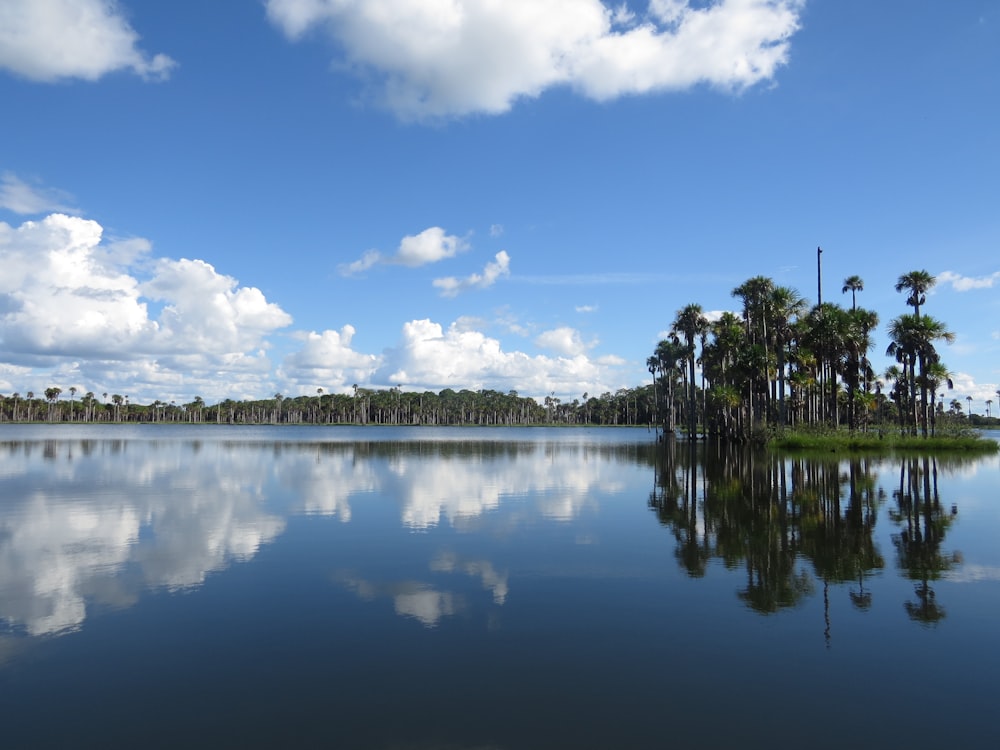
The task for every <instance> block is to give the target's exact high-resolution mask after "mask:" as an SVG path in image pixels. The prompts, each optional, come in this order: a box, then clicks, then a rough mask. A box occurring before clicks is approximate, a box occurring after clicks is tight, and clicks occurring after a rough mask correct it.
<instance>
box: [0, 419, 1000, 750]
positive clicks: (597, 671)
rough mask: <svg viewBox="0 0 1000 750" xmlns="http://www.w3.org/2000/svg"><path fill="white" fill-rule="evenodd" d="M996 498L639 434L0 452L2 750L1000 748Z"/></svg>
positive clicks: (986, 483)
mask: <svg viewBox="0 0 1000 750" xmlns="http://www.w3.org/2000/svg"><path fill="white" fill-rule="evenodd" d="M994 437H1000V436H998V435H997V434H994ZM998 488H1000V459H998V458H997V457H996V456H991V457H988V458H985V459H974V460H968V459H966V460H957V461H956V460H953V459H944V458H940V457H939V458H937V459H934V458H930V457H927V458H923V457H920V458H906V459H899V458H896V459H889V458H885V459H867V460H862V459H855V460H848V459H838V458H837V457H836V456H834V455H831V457H830V459H829V460H806V459H795V460H791V459H789V460H781V461H778V460H775V459H771V458H768V457H767V456H766V455H764V454H759V453H749V452H745V451H731V452H723V451H718V450H713V449H705V448H704V447H703V446H699V447H698V448H697V449H696V450H690V449H689V447H688V446H687V445H686V444H683V443H682V444H680V445H678V446H677V447H676V449H675V450H673V451H669V450H667V449H666V448H662V447H657V446H655V445H654V441H653V437H652V436H651V435H650V434H649V433H648V432H647V431H646V430H644V429H643V430H628V429H621V430H611V429H605V430H585V429H581V430H572V429H566V430H545V429H519V430H503V429H488V430H475V429H447V430H433V429H424V428H420V429H415V430H414V429H410V430H407V429H391V428H386V429H379V428H361V429H351V428H331V429H324V428H305V429H297V428H292V427H282V428H271V429H268V428H255V429H242V428H215V427H201V428H196V429H192V428H186V427H184V428H171V427H161V426H146V427H128V428H126V427H112V428H89V429H86V428H74V427H68V426H57V427H52V428H47V427H45V426H37V427H16V428H15V427H10V426H4V427H2V428H0V746H2V747H4V748H22V747H211V748H218V747H329V748H385V749H386V750H389V749H392V750H400V749H407V750H408V749H411V748H412V749H414V750H416V749H427V750H430V749H431V748H442V749H445V748H446V749H448V750H465V749H472V748H476V749H481V750H485V749H486V748H490V749H500V748H503V749H508V748H509V749H512V750H513V749H516V748H667V747H677V748H685V747H693V746H695V745H697V746H699V747H711V748H715V747H739V748H753V747H769V748H773V747H793V746H801V747H807V748H843V747H855V748H857V747H862V748H867V747H889V746H892V747H906V748H959V747H961V748H978V747H983V748H986V747H988V748H994V747H997V742H998V740H997V730H996V728H995V724H994V722H993V718H994V716H995V713H996V706H997V703H998V700H1000V688H998V684H1000V644H998V643H997V638H998V632H1000V544H998V540H1000V497H998V495H1000V492H998Z"/></svg>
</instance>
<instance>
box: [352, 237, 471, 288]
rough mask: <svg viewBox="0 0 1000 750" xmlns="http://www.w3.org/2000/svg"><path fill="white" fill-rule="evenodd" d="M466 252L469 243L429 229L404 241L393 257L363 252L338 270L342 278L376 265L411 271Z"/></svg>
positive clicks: (367, 251)
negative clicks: (394, 266) (407, 268)
mask: <svg viewBox="0 0 1000 750" xmlns="http://www.w3.org/2000/svg"><path fill="white" fill-rule="evenodd" d="M468 249H469V243H468V241H467V240H466V239H465V238H463V237H457V236H455V235H453V234H447V233H446V232H445V230H444V229H442V228H441V227H428V228H427V229H425V230H424V231H422V232H421V233H420V234H414V235H407V236H405V237H403V239H402V240H401V241H400V243H399V249H398V250H397V251H396V254H395V255H393V256H390V257H385V256H383V255H382V254H381V253H380V252H379V251H378V250H366V251H365V252H364V254H363V255H362V256H361V257H360V258H359V259H358V260H356V261H354V262H353V263H342V264H341V265H340V267H339V270H340V273H341V275H342V276H352V275H354V274H356V273H361V272H362V271H367V270H368V269H369V268H371V267H372V266H374V265H375V264H377V263H385V264H397V265H401V266H409V267H411V268H414V267H416V266H425V265H427V264H428V263H437V262H438V261H442V260H445V259H446V258H453V257H455V256H456V255H457V254H458V253H460V252H464V251H465V250H468Z"/></svg>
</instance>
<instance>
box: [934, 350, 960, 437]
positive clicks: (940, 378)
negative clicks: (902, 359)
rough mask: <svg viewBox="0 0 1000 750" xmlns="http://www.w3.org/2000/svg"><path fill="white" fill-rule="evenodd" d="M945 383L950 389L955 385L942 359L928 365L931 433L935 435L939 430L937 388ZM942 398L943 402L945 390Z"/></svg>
mask: <svg viewBox="0 0 1000 750" xmlns="http://www.w3.org/2000/svg"><path fill="white" fill-rule="evenodd" d="M945 384H947V386H948V389H949V390H950V389H952V388H954V387H955V384H954V383H953V382H952V380H951V373H950V372H949V371H948V368H947V367H945V366H944V365H943V364H942V363H941V362H940V361H934V362H931V363H930V364H929V365H928V366H927V387H928V388H929V389H930V392H931V435H934V434H935V432H936V430H937V390H938V388H940V387H941V386H942V385H945ZM941 400H942V404H943V403H944V392H942V393H941Z"/></svg>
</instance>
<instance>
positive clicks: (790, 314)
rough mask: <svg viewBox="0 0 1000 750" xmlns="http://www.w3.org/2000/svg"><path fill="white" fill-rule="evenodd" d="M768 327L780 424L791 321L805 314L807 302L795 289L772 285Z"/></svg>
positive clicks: (783, 412)
mask: <svg viewBox="0 0 1000 750" xmlns="http://www.w3.org/2000/svg"><path fill="white" fill-rule="evenodd" d="M768 302H769V304H768V311H769V313H770V317H771V321H770V324H771V325H770V329H771V333H772V335H773V337H774V352H775V357H776V360H777V370H778V421H779V424H781V425H782V426H784V425H786V424H787V423H788V411H787V405H786V403H785V360H786V353H787V350H788V346H789V345H790V344H791V339H792V335H793V334H792V330H793V329H792V324H793V322H794V321H795V320H796V319H797V318H799V317H801V316H802V315H804V314H805V312H806V308H807V303H806V301H805V298H804V297H803V296H802V295H801V294H799V293H798V292H797V291H796V290H794V289H792V288H791V287H787V286H778V287H774V288H773V289H772V290H771V295H770V300H768Z"/></svg>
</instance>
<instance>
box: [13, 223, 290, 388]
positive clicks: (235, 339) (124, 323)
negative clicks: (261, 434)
mask: <svg viewBox="0 0 1000 750" xmlns="http://www.w3.org/2000/svg"><path fill="white" fill-rule="evenodd" d="M102 235H103V228H102V227H101V226H100V224H98V223H97V222H95V221H90V220H86V219H81V218H77V217H72V216H67V215H65V214H51V215H49V216H47V217H46V218H44V219H42V220H41V221H27V222H25V223H23V224H22V225H21V226H20V227H17V228H14V227H11V226H9V225H8V224H5V223H2V222H0V267H3V268H4V273H3V274H2V275H0V357H2V358H3V359H4V360H6V361H7V362H9V363H11V364H15V365H24V366H45V367H56V368H60V367H61V368H64V369H63V372H64V373H65V374H67V375H70V374H73V375H75V376H78V377H81V378H82V377H83V376H84V375H86V374H89V376H90V377H91V378H92V379H98V378H109V381H110V382H111V383H114V382H122V381H124V382H125V383H129V382H131V383H132V384H133V385H139V384H141V383H161V384H163V383H170V382H173V383H175V384H178V383H179V382H180V381H181V380H182V379H183V378H184V377H185V376H186V377H188V378H189V379H191V380H197V379H198V378H199V377H204V378H207V379H209V380H211V381H214V382H215V383H216V388H219V387H222V388H226V387H229V386H231V385H232V384H233V383H234V382H237V381H238V380H239V377H238V376H237V375H236V373H244V374H249V375H253V376H257V377H259V375H260V373H261V371H262V370H265V371H266V370H267V369H269V363H268V362H267V359H266V357H265V356H264V354H263V352H264V350H265V349H267V347H268V344H267V338H266V337H267V336H268V335H269V334H270V333H272V332H273V331H275V330H278V329H280V328H283V327H285V326H288V325H289V324H290V323H291V322H292V319H291V317H290V316H289V315H288V314H287V313H285V312H284V311H283V310H282V309H281V308H280V307H278V306H277V305H275V304H273V303H269V302H268V301H267V300H266V299H265V298H264V295H263V294H262V293H261V292H260V290H259V289H255V288H253V287H241V286H239V284H238V282H237V281H236V279H233V278H232V277H229V276H226V275H223V274H220V273H218V272H217V271H216V270H215V269H214V268H213V267H212V266H211V265H209V264H208V263H206V262H204V261H201V260H189V259H180V260H172V259H166V258H162V259H152V258H150V257H149V252H150V250H151V246H150V243H149V242H148V241H146V240H143V239H141V238H134V239H131V240H125V241H120V242H112V243H105V242H103V241H102ZM140 267H141V268H143V269H144V270H145V278H139V277H138V276H137V275H136V273H135V271H134V269H135V268H140ZM151 305H155V306H157V307H160V308H161V309H160V312H159V315H158V316H156V315H154V314H152V313H151V312H150V306H151ZM78 360H85V361H86V362H87V363H88V364H87V365H86V366H87V367H88V368H91V370H90V372H89V373H83V372H82V371H81V370H80V369H79V367H80V365H79V364H74V363H76V362H77V361H78ZM223 371H224V372H227V377H226V378H225V381H226V382H225V384H223V385H221V386H220V385H219V384H218V381H219V377H218V376H219V374H220V372H223ZM109 381H103V382H109ZM158 395H159V394H158Z"/></svg>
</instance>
